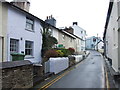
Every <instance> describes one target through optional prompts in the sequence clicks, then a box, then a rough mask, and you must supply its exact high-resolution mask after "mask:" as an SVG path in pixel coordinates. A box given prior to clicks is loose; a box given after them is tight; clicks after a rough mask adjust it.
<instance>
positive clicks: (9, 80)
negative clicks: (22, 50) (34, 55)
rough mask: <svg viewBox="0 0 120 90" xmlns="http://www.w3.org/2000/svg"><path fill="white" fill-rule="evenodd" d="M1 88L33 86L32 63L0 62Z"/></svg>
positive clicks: (24, 61) (23, 61)
mask: <svg viewBox="0 0 120 90" xmlns="http://www.w3.org/2000/svg"><path fill="white" fill-rule="evenodd" d="M0 72H1V73H2V76H1V77H0V81H1V83H0V84H1V86H2V87H1V88H9V89H12V88H30V87H32V86H33V64H32V63H31V62H30V61H27V60H22V61H13V62H3V63H0Z"/></svg>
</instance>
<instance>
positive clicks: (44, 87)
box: [38, 62, 82, 90]
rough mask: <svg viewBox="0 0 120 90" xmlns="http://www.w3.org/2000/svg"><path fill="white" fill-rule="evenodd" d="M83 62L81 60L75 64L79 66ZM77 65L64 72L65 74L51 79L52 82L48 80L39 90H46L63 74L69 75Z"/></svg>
mask: <svg viewBox="0 0 120 90" xmlns="http://www.w3.org/2000/svg"><path fill="white" fill-rule="evenodd" d="M81 63H82V62H80V63H79V64H77V65H75V67H78V66H79V65H80V64H81ZM75 67H72V68H70V69H69V70H68V71H66V72H64V73H63V74H61V75H59V76H58V77H56V78H55V79H53V80H51V81H50V82H48V83H47V84H45V85H44V86H42V87H41V88H39V89H38V90H45V89H46V88H48V87H50V86H51V85H52V84H54V83H55V82H57V81H58V80H59V79H61V78H62V77H63V76H65V75H67V74H68V73H69V72H70V71H71V70H73V69H74V68H75Z"/></svg>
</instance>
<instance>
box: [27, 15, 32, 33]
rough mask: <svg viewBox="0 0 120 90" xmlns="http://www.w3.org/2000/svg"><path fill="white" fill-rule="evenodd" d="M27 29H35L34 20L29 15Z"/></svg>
mask: <svg viewBox="0 0 120 90" xmlns="http://www.w3.org/2000/svg"><path fill="white" fill-rule="evenodd" d="M26 29H27V30H30V31H34V21H33V20H32V19H30V18H28V17H27V18H26Z"/></svg>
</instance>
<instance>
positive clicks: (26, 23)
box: [0, 0, 42, 63]
mask: <svg viewBox="0 0 120 90" xmlns="http://www.w3.org/2000/svg"><path fill="white" fill-rule="evenodd" d="M29 6H30V2H28V1H27V0H22V1H21V2H17V1H13V2H11V3H9V2H0V7H1V8H0V13H2V16H1V14H0V20H2V22H0V29H1V30H2V31H1V30H0V42H2V43H0V55H1V56H0V60H3V61H12V56H11V54H12V53H23V54H25V60H30V61H31V62H33V63H38V62H41V48H42V33H41V31H42V26H41V21H42V20H40V19H39V18H37V17H36V16H34V15H32V14H30V13H29ZM1 50H2V51H1ZM1 53H2V54H1Z"/></svg>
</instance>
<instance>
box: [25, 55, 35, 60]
mask: <svg viewBox="0 0 120 90" xmlns="http://www.w3.org/2000/svg"><path fill="white" fill-rule="evenodd" d="M32 58H34V57H33V56H30V55H26V56H25V59H32Z"/></svg>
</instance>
